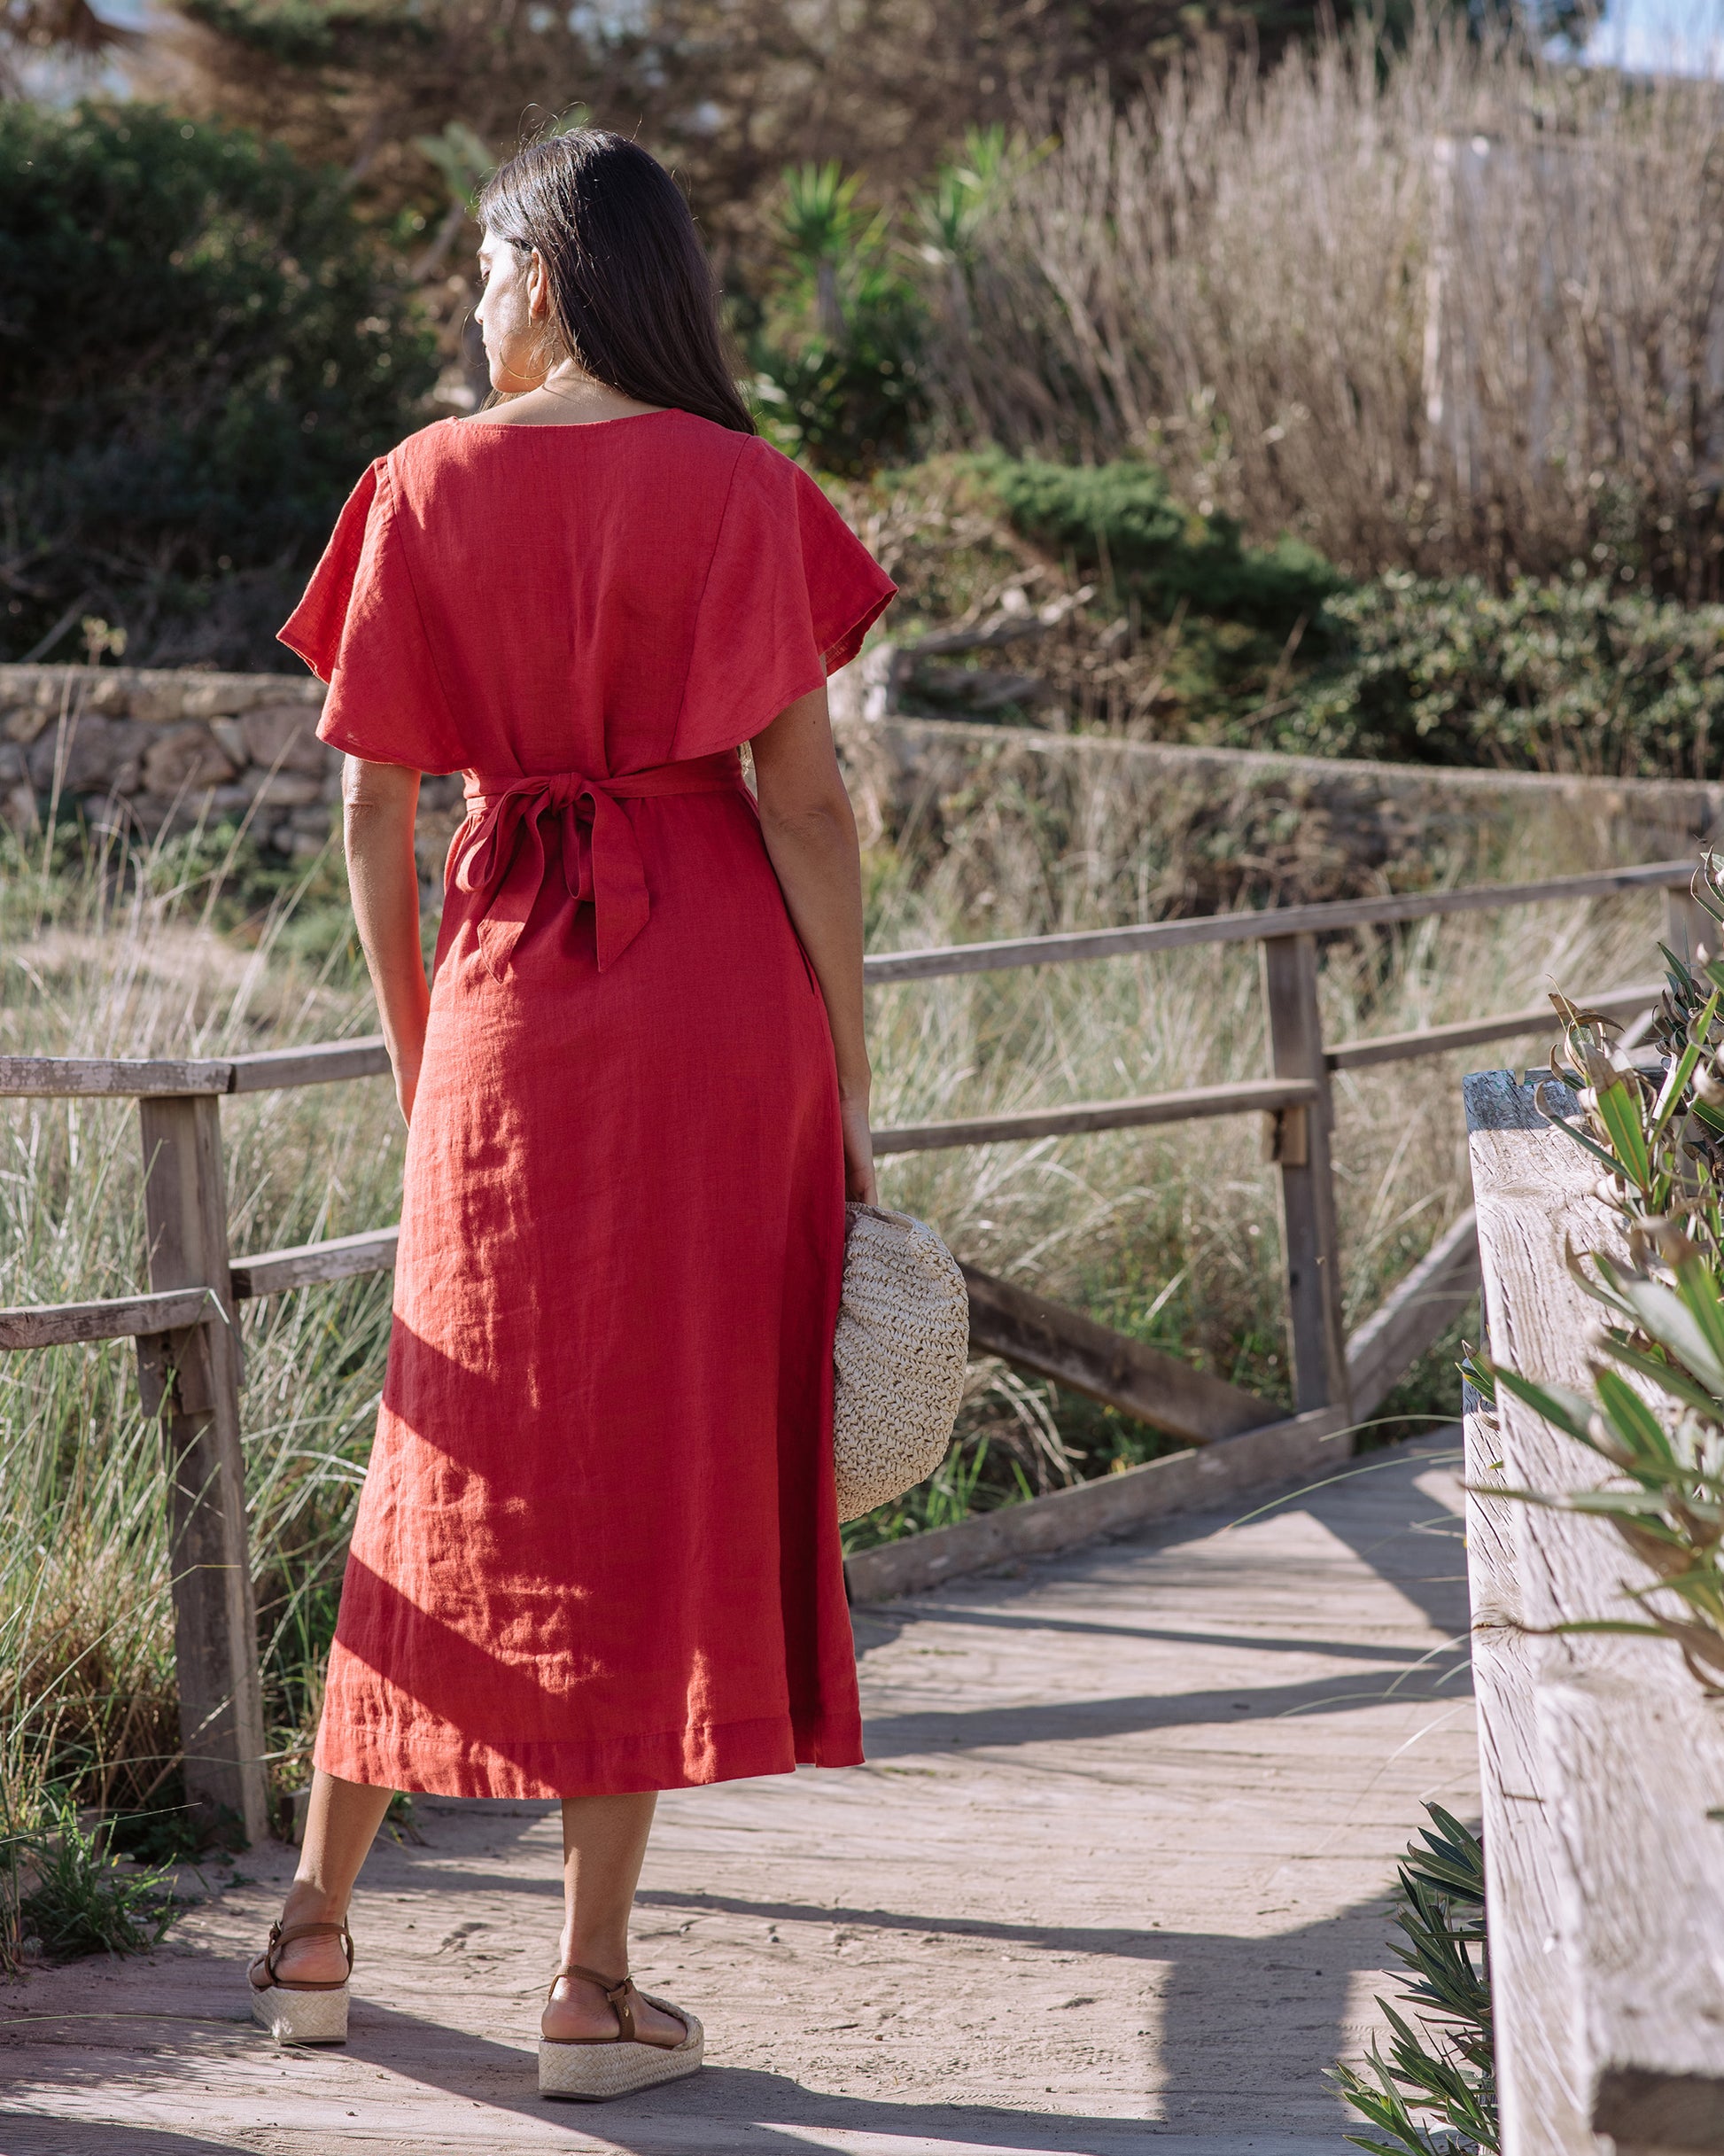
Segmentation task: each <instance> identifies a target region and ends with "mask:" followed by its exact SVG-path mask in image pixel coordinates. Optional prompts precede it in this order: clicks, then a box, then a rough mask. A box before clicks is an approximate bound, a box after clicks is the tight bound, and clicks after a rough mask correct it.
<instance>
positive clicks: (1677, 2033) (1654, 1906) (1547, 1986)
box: [1466, 1072, 1724, 2156]
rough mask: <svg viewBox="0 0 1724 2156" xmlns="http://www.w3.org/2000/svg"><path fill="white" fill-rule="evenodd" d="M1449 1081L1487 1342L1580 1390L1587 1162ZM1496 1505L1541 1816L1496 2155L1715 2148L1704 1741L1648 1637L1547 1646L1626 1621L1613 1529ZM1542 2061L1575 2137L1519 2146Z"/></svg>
mask: <svg viewBox="0 0 1724 2156" xmlns="http://www.w3.org/2000/svg"><path fill="white" fill-rule="evenodd" d="M1466 1091H1467V1118H1468V1125H1469V1129H1470V1132H1471V1134H1472V1136H1471V1143H1472V1167H1473V1187H1474V1190H1475V1193H1476V1195H1477V1201H1478V1208H1479V1249H1480V1257H1481V1265H1482V1271H1483V1276H1484V1287H1485V1306H1486V1317H1487V1328H1488V1335H1489V1341H1490V1347H1491V1352H1492V1354H1493V1356H1494V1357H1495V1358H1496V1359H1497V1360H1499V1361H1500V1362H1503V1364H1505V1365H1506V1366H1510V1367H1511V1368H1517V1369H1520V1370H1524V1371H1526V1372H1527V1373H1528V1374H1536V1375H1538V1376H1541V1377H1542V1378H1545V1379H1548V1380H1549V1381H1551V1382H1556V1383H1558V1384H1566V1385H1571V1386H1573V1387H1575V1388H1577V1389H1587V1388H1588V1386H1589V1385H1590V1382H1591V1374H1590V1369H1589V1363H1590V1359H1591V1342H1592V1339H1593V1335H1594V1332H1595V1329H1596V1324H1597V1315H1596V1309H1595V1307H1594V1306H1593V1305H1592V1304H1591V1303H1590V1302H1589V1301H1588V1298H1587V1297H1586V1296H1584V1295H1583V1294H1582V1292H1581V1291H1580V1288H1578V1286H1577V1285H1576V1284H1575V1282H1574V1281H1573V1280H1572V1278H1571V1277H1570V1275H1569V1273H1568V1272H1567V1270H1566V1268H1565V1265H1564V1264H1563V1262H1562V1261H1563V1253H1564V1249H1565V1245H1567V1244H1569V1243H1572V1244H1573V1247H1574V1248H1575V1249H1581V1250H1586V1249H1610V1250H1613V1251H1615V1252H1616V1253H1617V1254H1618V1255H1620V1252H1621V1239H1620V1235H1619V1224H1618V1222H1617V1219H1616V1217H1615V1216H1614V1214H1612V1213H1611V1211H1609V1210H1607V1209H1606V1208H1604V1206H1603V1205H1601V1204H1600V1203H1599V1202H1598V1200H1597V1198H1596V1195H1594V1187H1593V1186H1594V1176H1593V1173H1592V1166H1591V1163H1590V1162H1589V1161H1588V1158H1587V1157H1586V1156H1585V1155H1583V1154H1582V1153H1581V1152H1580V1148H1577V1147H1575V1146H1573V1144H1571V1143H1570V1142H1569V1141H1568V1140H1566V1139H1565V1138H1564V1137H1563V1135H1562V1134H1561V1133H1560V1132H1556V1131H1553V1130H1552V1129H1551V1128H1550V1127H1549V1125H1548V1124H1546V1123H1545V1122H1544V1121H1543V1119H1542V1117H1540V1116H1539V1115H1538V1112H1537V1109H1536V1108H1535V1106H1534V1101H1533V1098H1532V1093H1531V1089H1530V1088H1526V1087H1520V1086H1516V1085H1515V1084H1514V1083H1513V1081H1512V1079H1511V1078H1510V1076H1509V1074H1508V1073H1506V1072H1493V1073H1488V1074H1485V1075H1483V1076H1480V1077H1478V1078H1471V1079H1469V1080H1468V1081H1467V1088H1466ZM1569 1105H1570V1109H1571V1112H1572V1110H1573V1102H1572V1101H1570V1103H1569ZM1496 1425H1497V1427H1496V1430H1495V1453H1496V1457H1497V1459H1500V1461H1501V1468H1500V1475H1501V1477H1502V1479H1503V1481H1505V1482H1506V1483H1509V1484H1510V1485H1511V1486H1522V1487H1532V1488H1536V1489H1542V1490H1562V1489H1566V1488H1575V1487H1587V1486H1589V1485H1591V1484H1593V1483H1597V1482H1598V1481H1600V1480H1602V1479H1603V1468H1602V1463H1600V1462H1599V1461H1597V1460H1596V1459H1595V1458H1594V1457H1593V1456H1592V1455H1590V1454H1589V1453H1588V1452H1586V1451H1585V1450H1584V1449H1583V1448H1581V1447H1580V1446H1578V1445H1576V1444H1573V1443H1572V1442H1571V1441H1569V1440H1568V1439H1566V1438H1565V1437H1562V1436H1559V1435H1558V1434H1557V1433H1556V1432H1555V1431H1552V1430H1550V1429H1549V1428H1546V1426H1545V1425H1544V1424H1543V1423H1542V1421H1540V1420H1539V1419H1538V1418H1537V1417H1536V1416H1534V1414H1532V1413H1530V1412H1529V1411H1528V1410H1526V1408H1524V1407H1522V1406H1521V1405H1519V1404H1518V1402H1516V1401H1514V1400H1512V1399H1511V1398H1509V1397H1507V1396H1504V1397H1503V1399H1502V1401H1501V1402H1500V1404H1499V1410H1498V1413H1497V1417H1496ZM1484 1479H1485V1482H1486V1483H1487V1485H1488V1483H1490V1482H1491V1481H1492V1480H1495V1477H1494V1476H1491V1475H1486V1476H1485V1478H1484ZM1503 1510H1504V1511H1505V1512H1506V1513H1507V1514H1509V1518H1508V1523H1507V1535H1506V1537H1505V1547H1506V1549H1507V1551H1508V1553H1509V1557H1510V1563H1511V1566H1512V1572H1513V1587H1514V1591H1515V1592H1516V1594H1517V1595H1518V1611H1517V1615H1518V1616H1519V1617H1520V1619H1521V1620H1522V1621H1524V1622H1525V1623H1526V1624H1527V1625H1528V1626H1531V1627H1536V1628H1539V1631H1538V1634H1537V1636H1535V1637H1534V1638H1532V1639H1531V1640H1530V1641H1529V1653H1528V1657H1527V1664H1528V1669H1529V1671H1530V1677H1531V1700H1532V1707H1533V1717H1534V1727H1535V1730H1536V1735H1537V1761H1536V1767H1537V1771H1538V1774H1539V1776H1540V1778H1541V1779H1540V1781H1539V1784H1538V1786H1537V1787H1536V1789H1535V1790H1534V1793H1533V1794H1535V1795H1536V1796H1538V1797H1540V1798H1542V1808H1541V1814H1540V1818H1539V1823H1538V1825H1537V1827H1536V1829H1534V1830H1529V1831H1531V1832H1534V1833H1536V1834H1537V1835H1538V1837H1539V1838H1540V1839H1541V1840H1542V1842H1543V1844H1544V1848H1543V1849H1542V1851H1541V1853H1540V1856H1541V1862H1542V1863H1544V1864H1548V1867H1549V1876H1550V1877H1551V1878H1553V1879H1554V1882H1555V1887H1556V1912H1555V1913H1556V1918H1557V1922H1556V1926H1555V1931H1556V1935H1557V1942H1558V1945H1557V1951H1556V1952H1545V1954H1544V1960H1545V1964H1546V1968H1545V1972H1544V1974H1543V1976H1542V1981H1541V1985H1540V1989H1539V1993H1538V1998H1537V2008H1536V2018H1537V2022H1538V2024H1539V2026H1537V2027H1534V2028H1530V2029H1529V2028H1528V2027H1527V2026H1526V2022H1525V2020H1524V2019H1523V2020H1521V2021H1520V2022H1519V2023H1518V2024H1517V2023H1516V2022H1514V2021H1511V2023H1510V2028H1509V2030H1508V2033H1507V2038H1506V2046H1507V2048H1506V2054H1505V2058H1504V2066H1505V2069H1506V2082H1507V2085H1508V2087H1509V2088H1510V2090H1511V2091H1512V2092H1513V2093H1512V2095H1511V2098H1510V2101H1511V2104H1512V2106H1513V2133H1512V2135H1511V2137H1510V2140H1509V2141H1508V2143H1507V2144H1506V2156H1526V2152H1528V2151H1534V2152H1538V2156H1543V2152H1544V2151H1545V2150H1547V2149H1556V2150H1560V2151H1561V2152H1563V2156H1570V2152H1571V2151H1577V2150H1578V2151H1584V2152H1588V2156H1590V2152H1591V2151H1593V2150H1594V2149H1595V2148H1596V2147H1598V2146H1600V2145H1601V2144H1599V2143H1598V2142H1597V2141H1596V2138H1595V2137H1596V2136H1597V2135H1600V2134H1608V2135H1609V2136H1611V2141H1612V2144H1613V2146H1614V2148H1615V2149H1616V2150H1617V2151H1618V2152H1619V2156H1621V2152H1627V2151H1632V2150H1643V2151H1651V2150H1654V2149H1660V2150H1666V2151H1674V2150H1678V2149H1686V2150H1702V2149H1708V2148H1710V2149H1714V2150H1716V2149H1719V2148H1724V1967H1721V1966H1720V1963H1719V1959H1718V1954H1717V1942H1718V1940H1719V1939H1720V1937H1724V1835H1720V1831H1719V1829H1718V1827H1717V1826H1716V1825H1714V1824H1713V1823H1712V1822H1711V1821H1709V1820H1708V1819H1707V1818H1706V1817H1705V1810H1706V1807H1707V1805H1708V1804H1709V1803H1715V1802H1717V1792H1718V1790H1719V1789H1720V1787H1724V1733H1721V1732H1720V1728H1719V1725H1718V1717H1717V1715H1716V1713H1715V1711H1714V1710H1713V1709H1712V1708H1711V1707H1710V1706H1709V1705H1708V1704H1707V1702H1706V1701H1705V1698H1704V1695H1703V1694H1702V1693H1700V1691H1699V1688H1698V1687H1697V1685H1695V1683H1694V1681H1693V1679H1692V1678H1691V1677H1689V1675H1688V1674H1687V1672H1686V1671H1685V1670H1683V1668H1682V1666H1681V1662H1680V1660H1679V1659H1678V1657H1677V1656H1676V1654H1675V1653H1674V1649H1673V1648H1671V1647H1669V1646H1666V1645H1663V1644H1660V1643H1656V1642H1651V1641H1642V1640H1635V1641H1628V1640H1626V1639H1621V1638H1611V1637H1600V1636H1596V1635H1582V1636H1575V1635H1560V1636H1551V1635H1550V1634H1549V1627H1551V1626H1553V1625H1557V1624H1560V1623H1567V1622H1570V1621H1573V1620H1575V1619H1580V1618H1589V1617H1597V1616H1611V1615H1622V1614H1626V1612H1627V1605H1625V1603H1624V1600H1623V1592H1624V1589H1625V1587H1626V1586H1627V1585H1631V1584H1635V1583H1636V1582H1640V1583H1643V1582H1645V1581H1646V1580H1647V1579H1648V1578H1649V1575H1648V1574H1647V1573H1646V1572H1645V1571H1644V1569H1643V1568H1642V1567H1641V1566H1640V1565H1639V1564H1638V1563H1637V1561H1635V1560H1634V1559H1633V1558H1632V1556H1631V1555H1630V1553H1628V1551H1627V1547H1626V1545H1624V1544H1623V1543H1622V1542H1621V1541H1620V1539H1619V1537H1618V1536H1617V1535H1616V1534H1615V1532H1614V1530H1613V1529H1611V1527H1610V1526H1609V1525H1608V1524H1607V1523H1605V1522H1600V1521H1597V1520H1593V1519H1588V1518H1585V1517H1583V1516H1577V1515H1573V1514H1564V1513H1558V1512H1552V1511H1549V1510H1548V1509H1545V1508H1542V1507H1534V1506H1503ZM1523 1711H1524V1710H1523ZM1505 1913H1506V1915H1507V1917H1508V1919H1509V1921H1507V1922H1506V1923H1504V1924H1503V1925H1501V1926H1499V1923H1498V1920H1497V1919H1496V1918H1495V1915H1494V1916H1493V1928H1492V1940H1493V1953H1495V1942H1496V1939H1497V1936H1498V1931H1499V1929H1503V1930H1505V1931H1507V1932H1508V1933H1510V1934H1511V1935H1512V1934H1516V1933H1517V1932H1518V1928H1519V1926H1518V1922H1517V1921H1516V1920H1515V1911H1514V1904H1513V1902H1512V1900H1510V1903H1508V1905H1507V1909H1506V1911H1505ZM1548 1913H1549V1912H1548V1910H1541V1911H1540V1915H1541V1918H1542V1919H1543V1918H1545V1917H1547V1916H1548ZM1548 1938H1549V1932H1548V1931H1547V1932H1546V1934H1544V1938H1542V1939H1541V1940H1540V1941H1538V1942H1535V1943H1536V1945H1537V1946H1538V1947H1539V1949H1540V1950H1542V1949H1543V1947H1544V1943H1545V1940H1547V1939H1548ZM1529 1951H1530V1949H1529ZM1553 2051H1555V2052H1556V2053H1557V2057H1558V2062H1559V2063H1560V2064H1563V2065H1565V2066H1567V2068H1568V2073H1569V2078H1570V2080H1571V2082H1573V2085H1574V2086H1575V2088H1576V2089H1577V2090H1578V2100H1579V2104H1580V2118H1581V2121H1582V2123H1581V2126H1580V2129H1579V2136H1578V2137H1576V2136H1575V2135H1574V2134H1571V2136H1570V2137H1569V2138H1567V2139H1565V2140H1562V2139H1558V2140H1550V2139H1549V2138H1540V2137H1539V2133H1540V2129H1539V2127H1538V2125H1537V2123H1536V2120H1535V2117H1534V2113H1539V2112H1541V2111H1542V2109H1543V2108H1545V2107H1546V2106H1547V2103H1548V2090H1547V2089H1546V2088H1544V2087H1539V2088H1536V2089H1534V2090H1533V2092H1532V2093H1529V2092H1528V2090H1529V2085H1530V2084H1532V2083H1534V2082H1537V2081H1538V2079H1539V2077H1540V2075H1543V2076H1544V2077H1545V2079H1546V2081H1548V2080H1549V2074H1550V2061H1549V2054H1550V2053H1551V2052H1553Z"/></svg>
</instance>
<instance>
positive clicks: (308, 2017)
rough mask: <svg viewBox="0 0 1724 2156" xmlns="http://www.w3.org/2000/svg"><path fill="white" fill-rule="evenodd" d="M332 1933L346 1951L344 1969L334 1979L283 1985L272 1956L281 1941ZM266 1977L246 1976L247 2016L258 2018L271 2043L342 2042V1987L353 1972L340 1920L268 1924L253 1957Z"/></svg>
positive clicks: (278, 1950)
mask: <svg viewBox="0 0 1724 2156" xmlns="http://www.w3.org/2000/svg"><path fill="white" fill-rule="evenodd" d="M326 1934H333V1935H334V1936H335V1937H336V1938H338V1939H339V1940H340V1942H341V1943H342V1946H343V1947H344V1948H345V1950H346V1955H347V1974H346V1976H344V1977H342V1978H341V1979H340V1981H334V1980H331V1979H325V1980H324V1981H322V1982H321V1983H297V1984H284V1983H283V1982H282V1981H281V1980H280V1979H279V1978H278V1977H277V1975H276V1958H277V1956H278V1955H279V1954H280V1953H281V1950H282V1949H283V1947H284V1946H287V1945H289V1944H290V1943H291V1942H292V1941H293V1940H295V1939H314V1938H316V1937H319V1936H320V1935H326ZM260 1963H261V1965H262V1968H263V1973H264V1975H265V1977H266V1978H267V1979H268V1981H267V1982H264V1983H261V1984H260V1983H259V1982H258V1981H257V1980H256V1978H255V1977H254V1976H253V1977H252V1978H250V1979H249V1980H248V1981H249V1983H250V1987H251V1993H252V2020H254V2021H260V2022H261V2023H262V2024H263V2026H264V2028H267V2029H268V2031H269V2034H270V2035H272V2036H273V2037H274V2038H275V2039H276V2043H346V2041H347V1986H348V1981H349V1979H350V1978H351V1977H352V1975H353V1934H352V1933H351V1932H350V1931H349V1930H348V1929H347V1926H346V1924H345V1923H343V1924H290V1925H288V1926H286V1927H285V1928H284V1929H283V1926H281V1925H279V1924H272V1925H271V1926H269V1944H268V1947H266V1948H265V1950H264V1951H263V1953H262V1954H261V1955H260V1957H259V1960H258V1961H254V1962H253V1963H252V1968H253V1969H256V1968H257V1967H258V1966H259V1964H260Z"/></svg>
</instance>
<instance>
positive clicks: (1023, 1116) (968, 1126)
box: [874, 1078, 1318, 1155]
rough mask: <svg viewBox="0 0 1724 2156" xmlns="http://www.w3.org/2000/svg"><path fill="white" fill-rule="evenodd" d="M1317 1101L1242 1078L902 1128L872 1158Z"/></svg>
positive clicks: (890, 1131) (879, 1135) (880, 1137)
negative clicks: (1175, 1090) (1132, 1097)
mask: <svg viewBox="0 0 1724 2156" xmlns="http://www.w3.org/2000/svg"><path fill="white" fill-rule="evenodd" d="M1317 1097H1318V1088H1317V1087H1316V1086H1315V1085H1313V1084H1312V1083H1311V1082H1310V1081H1309V1079H1301V1078H1293V1079H1289V1078H1246V1079H1243V1080H1241V1081H1239V1083H1237V1084H1235V1085H1231V1086H1196V1087H1194V1088H1192V1090H1191V1091H1189V1092H1185V1093H1153V1094H1143V1095H1141V1096H1140V1097H1139V1098H1138V1099H1136V1100H1123V1101H1073V1102H1072V1104H1071V1106H1070V1107H1068V1108H1047V1109H1040V1108H1032V1109H1017V1110H1014V1111H1013V1113H1011V1114H1009V1115H1004V1116H973V1117H967V1118H966V1119H964V1120H962V1121H959V1122H955V1123H905V1124H898V1125H895V1126H894V1125H888V1126H887V1127H886V1128H884V1129H882V1130H878V1131H876V1132H874V1151H875V1153H876V1154H881V1155H884V1154H887V1153H932V1152H937V1151H938V1150H939V1149H940V1148H943V1147H946V1146H985V1145H998V1144H1007V1143H1013V1142H1015V1141H1018V1140H1023V1139H1027V1138H1059V1137H1064V1136H1068V1135H1069V1134H1071V1133H1073V1132H1083V1131H1125V1130H1135V1129H1138V1128H1139V1127H1141V1126H1144V1125H1150V1124H1156V1123H1188V1122H1192V1121H1196V1120H1198V1119H1200V1118H1201V1117H1207V1116H1245V1115H1249V1114H1251V1113H1252V1112H1253V1111H1254V1110H1268V1111H1270V1112H1273V1111H1274V1110H1275V1109H1282V1108H1293V1107H1301V1106H1303V1105H1305V1104H1306V1103H1308V1102H1309V1101H1315V1100H1316V1099H1317Z"/></svg>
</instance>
